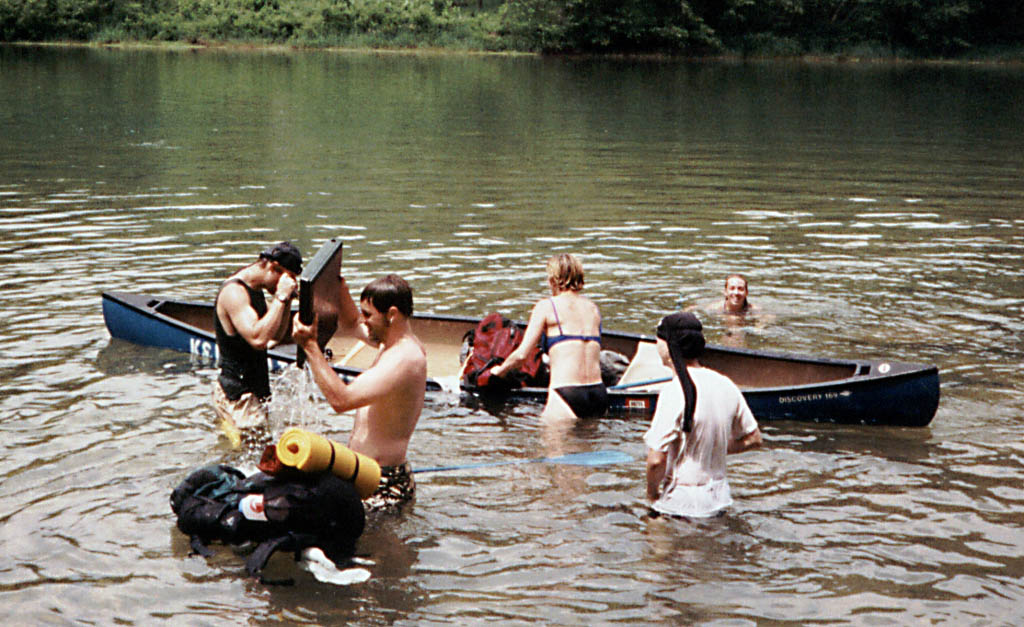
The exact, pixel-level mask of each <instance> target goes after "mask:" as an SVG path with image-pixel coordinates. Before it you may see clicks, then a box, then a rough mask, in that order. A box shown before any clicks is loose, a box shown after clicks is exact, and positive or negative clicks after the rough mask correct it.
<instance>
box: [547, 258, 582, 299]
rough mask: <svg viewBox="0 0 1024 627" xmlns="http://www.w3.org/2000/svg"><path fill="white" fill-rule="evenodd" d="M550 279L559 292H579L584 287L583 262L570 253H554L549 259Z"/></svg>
mask: <svg viewBox="0 0 1024 627" xmlns="http://www.w3.org/2000/svg"><path fill="white" fill-rule="evenodd" d="M548 281H550V282H552V283H553V285H554V286H555V288H556V289H557V290H558V291H559V292H565V291H573V292H578V291H580V290H582V289H583V264H581V263H580V260H579V259H577V258H576V257H574V256H572V255H570V254H569V253H559V254H557V255H552V257H551V259H548Z"/></svg>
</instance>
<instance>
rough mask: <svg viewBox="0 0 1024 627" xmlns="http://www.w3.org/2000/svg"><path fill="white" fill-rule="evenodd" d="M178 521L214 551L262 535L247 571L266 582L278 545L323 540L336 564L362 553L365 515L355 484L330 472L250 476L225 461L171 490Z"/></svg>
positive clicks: (203, 548)
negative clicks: (265, 573) (359, 543)
mask: <svg viewBox="0 0 1024 627" xmlns="http://www.w3.org/2000/svg"><path fill="white" fill-rule="evenodd" d="M171 510H172V511H174V513H175V514H177V516H178V521H177V524H178V529H180V530H181V531H182V532H183V533H185V534H187V535H188V536H190V538H191V546H192V550H193V551H194V552H195V553H198V554H200V555H203V556H204V557H210V556H211V555H213V551H211V550H210V549H209V547H207V544H208V543H210V542H213V541H220V542H224V543H226V544H235V545H237V544H243V543H246V542H253V543H256V544H257V546H256V549H255V550H254V551H253V552H252V553H251V554H250V555H249V557H248V558H247V559H246V564H245V567H246V571H247V572H248V573H249V575H251V576H253V577H258V578H259V579H260V581H261V582H264V583H291V580H283V581H268V580H266V579H264V578H263V576H262V571H263V568H264V567H265V566H266V564H267V560H269V559H270V556H271V555H272V554H273V553H274V552H275V551H282V550H283V551H294V552H295V557H296V560H298V559H299V552H300V551H302V550H303V549H305V548H308V547H314V546H315V547H318V548H320V549H321V550H323V552H324V554H325V555H326V556H327V557H328V558H330V559H331V561H333V562H334V563H335V564H336V565H339V566H340V565H343V564H347V563H348V562H349V561H350V560H351V558H352V556H353V555H355V546H356V541H357V540H358V539H359V536H360V535H362V533H363V528H364V526H365V524H366V515H365V513H364V511H363V504H362V502H361V501H360V499H359V494H358V493H357V492H356V488H355V486H353V485H352V483H351V482H349V481H345V480H343V479H340V478H338V477H337V476H335V475H333V474H331V473H328V472H324V473H314V474H311V473H299V472H296V473H293V474H287V475H282V476H271V475H268V474H265V473H263V472H257V473H254V474H252V475H250V476H248V477H246V476H245V475H244V474H243V473H242V472H241V471H240V470H238V469H236V468H233V467H231V466H228V465H225V464H211V465H208V466H203V467H202V468H199V469H197V470H194V471H193V472H192V473H191V474H189V475H188V477H186V478H185V479H184V480H183V481H182V482H181V483H180V484H178V487H176V488H175V489H174V491H173V492H172V493H171Z"/></svg>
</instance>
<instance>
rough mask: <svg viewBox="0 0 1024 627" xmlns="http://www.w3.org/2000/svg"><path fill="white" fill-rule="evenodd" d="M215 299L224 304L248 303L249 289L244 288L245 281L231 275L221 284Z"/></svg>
mask: <svg viewBox="0 0 1024 627" xmlns="http://www.w3.org/2000/svg"><path fill="white" fill-rule="evenodd" d="M217 300H218V302H223V303H225V304H235V303H241V302H245V303H248V302H249V290H248V289H246V286H245V283H243V282H242V281H241V280H239V279H237V278H235V277H231V278H229V279H228V280H227V281H224V283H222V284H221V286H220V290H219V292H218V294H217Z"/></svg>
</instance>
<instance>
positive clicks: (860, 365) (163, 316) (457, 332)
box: [103, 292, 939, 427]
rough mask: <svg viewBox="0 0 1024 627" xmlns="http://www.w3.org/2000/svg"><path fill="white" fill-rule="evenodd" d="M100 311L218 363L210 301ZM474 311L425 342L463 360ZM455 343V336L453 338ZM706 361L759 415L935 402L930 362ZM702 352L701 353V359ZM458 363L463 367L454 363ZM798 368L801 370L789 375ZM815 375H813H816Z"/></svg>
mask: <svg viewBox="0 0 1024 627" xmlns="http://www.w3.org/2000/svg"><path fill="white" fill-rule="evenodd" d="M103 317H104V321H105V322H106V325H107V329H108V330H109V331H110V334H111V336H113V337H115V338H118V339H122V340H126V341H129V342H133V343H136V344H142V345H147V346H157V347H163V348H169V349H172V350H176V351H181V352H185V353H189V354H191V355H194V356H196V357H198V358H200V359H204V360H210V361H212V362H215V361H216V359H217V346H216V340H215V338H214V335H213V332H212V327H213V318H212V317H213V307H212V305H207V304H202V303H189V302H182V301H174V300H170V299H165V298H161V297H158V296H147V295H142V294H129V293H116V292H114V293H104V294H103ZM475 322H476V321H475V319H472V318H464V317H455V316H434V315H418V316H416V317H415V318H414V323H415V324H417V325H419V330H418V331H417V333H418V334H419V335H420V336H421V339H424V340H425V343H426V344H427V346H428V355H429V354H431V353H437V352H443V353H444V361H445V362H446V363H448V362H451V363H452V364H454V365H455V366H456V368H457V363H458V361H457V360H458V358H457V355H458V351H459V346H458V343H459V342H460V341H461V337H462V335H463V334H464V333H465V331H466V330H467V329H472V328H473V326H474V325H475ZM651 341H652V338H649V337H646V336H642V335H638V334H631V333H616V332H605V334H604V335H603V337H602V344H603V345H604V346H607V347H609V348H615V349H616V350H620V351H622V352H623V353H624V354H625V353H626V352H627V351H629V350H630V347H632V348H633V349H636V347H637V346H639V345H641V344H646V345H649V344H650V342H651ZM453 343H454V345H453ZM268 358H269V365H270V367H271V369H273V370H279V369H281V368H284V367H285V366H287V365H288V364H291V363H293V362H295V360H296V357H295V346H294V345H285V346H280V347H277V348H275V349H272V350H270V351H268ZM706 358H707V359H706V365H708V366H709V367H712V368H714V369H715V370H718V371H720V372H723V373H724V374H726V375H727V376H730V378H732V379H733V380H734V381H736V382H737V384H738V385H740V388H741V390H742V391H743V395H744V397H745V398H746V400H747V403H748V404H749V405H750V409H751V411H753V413H754V416H756V417H757V419H758V420H760V421H773V420H797V421H810V422H832V423H843V424H868V425H888V426H909V427H922V426H925V425H927V424H929V423H930V422H931V420H932V418H933V417H934V415H935V412H936V411H937V408H938V404H939V373H938V369H937V368H935V367H934V366H925V365H918V364H907V363H902V362H887V361H882V360H851V361H844V360H832V359H815V358H808V357H803V356H796V355H787V354H782V353H768V352H766V351H752V350H746V349H734V348H727V347H721V346H715V345H708V348H707V350H706ZM702 361H704V360H703V359H702ZM334 369H335V371H336V372H337V373H338V374H339V375H341V376H342V377H343V378H345V379H346V380H348V379H351V378H352V377H354V376H357V375H358V374H359V372H361V369H360V368H358V367H339V366H335V367H334ZM772 369H775V370H778V371H780V372H782V374H781V375H775V376H776V377H778V378H780V379H781V380H785V378H786V376H789V377H790V378H791V379H793V381H797V380H804V379H806V380H809V381H811V382H810V383H796V382H793V381H790V382H787V383H785V384H782V385H764V384H763V383H762V382H761V381H760V380H759V379H758V377H759V376H760V375H759V373H762V372H767V371H770V370H772ZM456 371H457V370H456ZM786 373H797V374H788V375H787V374H786ZM444 374H445V375H446V376H445V377H438V376H432V377H431V378H429V379H428V382H427V388H428V390H431V391H437V390H441V389H445V388H446V387H448V388H451V387H452V386H451V385H448V386H444V385H442V383H441V380H442V379H444V378H447V379H454V377H453V376H450V375H449V373H444ZM815 379H817V380H815ZM461 396H462V400H463V402H465V403H467V404H471V405H472V404H479V405H483V406H485V407H491V408H493V407H494V406H496V405H504V404H507V403H521V402H533V403H539V404H543V403H544V401H545V399H546V397H547V390H546V389H543V388H521V389H518V390H513V391H511V392H508V393H507V394H505V395H503V396H501V397H495V396H493V395H488V394H483V393H481V391H480V390H477V389H472V388H467V387H465V386H463V387H462V388H461ZM609 398H610V408H609V413H610V414H615V415H636V414H639V415H642V416H649V415H650V414H652V413H653V412H654V409H655V407H656V405H657V398H658V389H657V387H656V386H648V387H641V386H637V387H636V388H632V389H618V390H616V389H610V390H609Z"/></svg>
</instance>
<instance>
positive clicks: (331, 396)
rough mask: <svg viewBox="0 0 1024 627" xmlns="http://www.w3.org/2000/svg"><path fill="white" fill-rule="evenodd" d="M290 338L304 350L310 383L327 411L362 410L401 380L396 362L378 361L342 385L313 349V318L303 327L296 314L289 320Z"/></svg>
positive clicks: (342, 382) (314, 329)
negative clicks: (361, 408) (310, 377)
mask: <svg viewBox="0 0 1024 627" xmlns="http://www.w3.org/2000/svg"><path fill="white" fill-rule="evenodd" d="M292 338H293V339H294V340H295V344H296V345H298V346H299V347H301V348H302V350H303V351H305V353H306V363H307V364H309V369H310V371H311V372H312V373H313V380H314V381H316V384H317V386H318V387H319V388H320V391H321V392H323V394H324V397H325V398H326V399H327V402H328V404H330V406H331V408H332V409H333V410H334V411H336V412H338V413H339V414H340V413H342V412H346V411H349V410H351V409H356V408H358V407H365V406H367V405H370V404H371V403H373V402H375V401H377V400H379V399H381V398H384V397H386V396H387V395H388V394H389V393H390V392H391V390H392V389H393V388H394V386H395V384H396V382H398V381H401V380H402V378H403V377H401V376H399V373H398V372H397V371H398V370H400V369H401V367H402V365H401V364H400V363H391V362H389V361H386V360H382V361H380V362H378V363H376V364H375V365H374V366H373V367H371V368H369V369H367V370H365V371H363V372H362V373H361V374H360V375H359V376H357V377H356V378H355V379H353V380H352V381H351V382H350V383H345V382H344V381H343V380H342V379H341V377H339V376H338V375H337V373H335V372H334V369H333V368H331V365H330V364H329V363H328V362H327V358H326V357H324V354H323V353H322V352H321V351H320V347H319V346H317V343H316V319H315V317H314V320H313V324H311V325H305V324H302V322H301V321H300V320H299V316H298V314H296V315H295V317H294V318H293V319H292Z"/></svg>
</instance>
